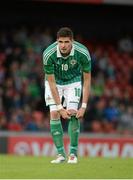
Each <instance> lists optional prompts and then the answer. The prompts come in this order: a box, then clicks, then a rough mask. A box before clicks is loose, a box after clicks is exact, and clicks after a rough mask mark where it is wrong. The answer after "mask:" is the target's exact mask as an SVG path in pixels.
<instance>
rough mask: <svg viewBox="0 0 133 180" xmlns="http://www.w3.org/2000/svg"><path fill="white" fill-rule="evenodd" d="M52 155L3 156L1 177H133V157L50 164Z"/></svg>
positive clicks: (81, 159)
mask: <svg viewBox="0 0 133 180" xmlns="http://www.w3.org/2000/svg"><path fill="white" fill-rule="evenodd" d="M50 160H52V158H51V157H31V156H23V157H22V156H9V155H8V156H7V155H1V156H0V179H122V178H124V179H133V159H120V158H114V159H111V158H79V162H78V164H67V163H62V164H50Z"/></svg>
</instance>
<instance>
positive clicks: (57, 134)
mask: <svg viewBox="0 0 133 180" xmlns="http://www.w3.org/2000/svg"><path fill="white" fill-rule="evenodd" d="M59 94H61V91H60V92H59ZM45 101H46V105H49V108H50V132H51V135H52V138H53V142H54V144H55V146H56V148H57V152H58V155H59V156H58V157H57V159H56V160H54V161H52V163H60V162H62V161H64V160H65V150H64V144H63V129H62V124H61V120H60V115H59V113H58V112H57V106H56V104H55V102H54V99H53V97H52V94H51V91H50V88H49V85H48V83H47V82H46V83H45Z"/></svg>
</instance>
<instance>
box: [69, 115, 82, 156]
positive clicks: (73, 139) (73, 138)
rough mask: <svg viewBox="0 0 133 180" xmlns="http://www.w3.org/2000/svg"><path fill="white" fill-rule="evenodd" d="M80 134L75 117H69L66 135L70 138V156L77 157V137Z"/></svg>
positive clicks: (77, 120)
mask: <svg viewBox="0 0 133 180" xmlns="http://www.w3.org/2000/svg"><path fill="white" fill-rule="evenodd" d="M79 132H80V122H79V119H77V118H76V117H75V116H71V119H70V120H69V125H68V134H69V136H70V154H75V155H76V156H77V151H78V137H79Z"/></svg>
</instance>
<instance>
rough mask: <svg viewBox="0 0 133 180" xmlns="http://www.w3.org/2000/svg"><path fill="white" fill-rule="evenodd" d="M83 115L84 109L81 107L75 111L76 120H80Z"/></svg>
mask: <svg viewBox="0 0 133 180" xmlns="http://www.w3.org/2000/svg"><path fill="white" fill-rule="evenodd" d="M84 114H85V108H82V107H81V108H80V109H79V110H78V111H77V114H76V118H79V119H81V118H83V116H84Z"/></svg>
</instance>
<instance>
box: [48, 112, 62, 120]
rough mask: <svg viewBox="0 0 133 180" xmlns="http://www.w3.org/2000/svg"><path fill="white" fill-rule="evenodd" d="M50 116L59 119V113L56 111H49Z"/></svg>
mask: <svg viewBox="0 0 133 180" xmlns="http://www.w3.org/2000/svg"><path fill="white" fill-rule="evenodd" d="M50 118H51V119H59V118H60V115H59V113H58V112H57V111H51V112H50Z"/></svg>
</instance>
